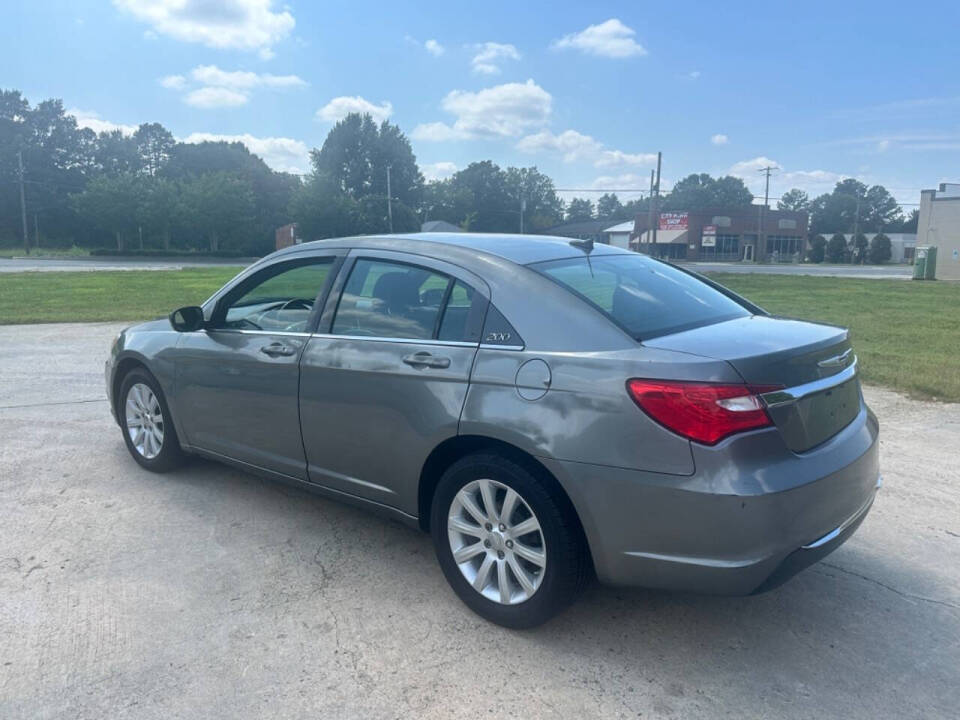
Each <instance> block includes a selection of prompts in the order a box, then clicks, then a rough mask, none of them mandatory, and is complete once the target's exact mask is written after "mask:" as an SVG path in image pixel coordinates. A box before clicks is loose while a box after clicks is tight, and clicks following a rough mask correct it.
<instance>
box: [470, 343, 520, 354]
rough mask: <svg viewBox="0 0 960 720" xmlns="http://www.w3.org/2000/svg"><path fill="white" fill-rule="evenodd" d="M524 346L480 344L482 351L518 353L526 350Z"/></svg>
mask: <svg viewBox="0 0 960 720" xmlns="http://www.w3.org/2000/svg"><path fill="white" fill-rule="evenodd" d="M524 347H525V346H524V345H494V344H493V343H480V349H481V350H515V351H517V352H519V351H521V350H523V349H524Z"/></svg>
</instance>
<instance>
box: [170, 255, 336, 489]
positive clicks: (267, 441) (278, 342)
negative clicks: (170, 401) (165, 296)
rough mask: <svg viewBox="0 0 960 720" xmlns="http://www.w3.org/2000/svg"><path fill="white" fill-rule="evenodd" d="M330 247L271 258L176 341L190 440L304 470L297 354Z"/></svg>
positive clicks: (271, 466) (327, 268) (315, 312)
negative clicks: (273, 260)
mask: <svg viewBox="0 0 960 720" xmlns="http://www.w3.org/2000/svg"><path fill="white" fill-rule="evenodd" d="M337 260H338V257H337V256H336V255H335V254H334V253H330V254H325V255H314V256H311V257H309V258H301V259H295V260H289V261H283V262H279V263H275V264H273V265H270V266H268V267H266V268H264V269H262V270H260V271H258V272H256V273H254V274H253V275H251V276H249V277H247V278H245V279H244V280H242V281H241V282H240V283H238V284H237V285H236V286H235V287H234V288H231V289H230V290H229V291H228V292H227V293H226V294H225V295H224V296H223V297H222V298H221V299H220V300H219V301H218V302H217V305H216V308H215V309H214V311H213V316H212V318H211V320H210V322H209V323H208V327H207V328H205V329H203V330H199V331H197V332H192V333H184V334H183V336H182V337H181V340H180V343H179V345H178V347H177V350H176V359H175V362H176V374H177V380H176V383H177V410H178V413H179V415H180V421H181V426H182V427H183V429H184V431H185V434H186V436H187V437H186V441H187V442H188V443H189V444H190V445H191V446H193V447H196V448H199V449H201V450H206V451H208V452H213V453H216V454H218V455H223V456H225V457H228V458H231V459H234V460H240V461H242V462H245V463H249V464H251V465H255V466H257V467H261V468H266V469H268V470H272V471H275V472H279V473H282V474H284V475H288V476H291V477H295V478H299V479H305V478H306V458H305V456H304V452H303V442H302V439H301V437H300V417H299V410H298V407H297V403H298V389H299V362H300V356H301V354H302V353H303V349H304V347H306V345H307V341H308V339H309V338H310V331H311V330H312V329H313V327H314V326H315V324H316V322H317V320H318V316H319V312H320V304H321V303H322V298H323V296H324V291H325V288H326V286H327V284H328V282H332V280H333V277H332V276H333V275H335V270H334V267H335V264H336V262H337Z"/></svg>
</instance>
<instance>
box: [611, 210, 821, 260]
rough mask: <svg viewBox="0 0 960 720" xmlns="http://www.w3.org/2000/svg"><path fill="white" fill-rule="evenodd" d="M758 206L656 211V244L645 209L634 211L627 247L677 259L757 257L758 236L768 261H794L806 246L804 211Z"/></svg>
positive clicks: (751, 258) (799, 257)
mask: <svg viewBox="0 0 960 720" xmlns="http://www.w3.org/2000/svg"><path fill="white" fill-rule="evenodd" d="M760 214H761V213H760V206H759V205H753V206H751V207H749V208H737V209H730V208H717V209H709V210H697V211H693V212H661V213H660V222H659V224H658V225H657V237H656V243H654V242H653V233H652V232H651V231H650V228H649V227H648V222H649V220H648V216H647V214H646V213H641V214H638V215H637V217H636V219H635V221H634V227H633V233H632V235H631V237H630V247H631V248H633V249H635V250H639V251H640V252H643V253H647V254H650V255H656V256H657V257H664V258H675V259H681V260H704V261H711V260H723V261H735V260H758V259H761V257H760V255H761V253H760V252H759V248H758V244H759V243H758V239H757V238H758V236H762V237H763V239H764V240H765V244H766V256H767V258H768V259H769V261H770V262H799V261H800V260H802V259H803V256H804V253H805V252H806V247H807V214H806V213H804V212H793V211H788V210H771V209H769V208H767V209H765V210H764V211H763V229H762V232H759V231H758V230H759V224H760Z"/></svg>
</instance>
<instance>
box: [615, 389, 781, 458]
mask: <svg viewBox="0 0 960 720" xmlns="http://www.w3.org/2000/svg"><path fill="white" fill-rule="evenodd" d="M776 389H778V387H776V386H757V385H718V384H714V383H698V382H683V381H673V380H640V379H633V380H627V391H628V392H629V393H630V397H631V398H633V401H634V402H635V403H636V404H637V405H639V406H640V409H641V410H643V411H644V412H645V413H647V415H649V416H650V417H652V418H653V419H654V420H656V421H657V422H658V423H660V424H661V425H663V426H664V427H666V428H667V429H669V430H672V431H673V432H675V433H677V434H678V435H683V436H684V437H685V438H690V439H691V440H694V441H696V442H699V443H703V444H704V445H715V444H717V443H718V442H720V441H721V440H723V438H725V437H728V436H729V435H733V434H734V433H739V432H744V431H746V430H756V429H757V428H762V427H768V426H770V425H772V424H773V422H772V421H771V420H770V416H769V415H767V410H766V408H765V406H764V404H763V400H761V399H760V395H761V394H762V393H765V392H770V391H771V390H776Z"/></svg>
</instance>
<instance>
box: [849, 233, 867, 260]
mask: <svg viewBox="0 0 960 720" xmlns="http://www.w3.org/2000/svg"><path fill="white" fill-rule="evenodd" d="M869 247H870V243H869V242H868V241H867V236H866V235H864V234H863V233H857V235H856V237H854V238H853V258H852V262H855V263H860V264H861V265H863V264H864V263H865V262H866V261H867V250H868V249H869Z"/></svg>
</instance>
